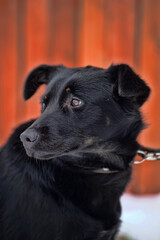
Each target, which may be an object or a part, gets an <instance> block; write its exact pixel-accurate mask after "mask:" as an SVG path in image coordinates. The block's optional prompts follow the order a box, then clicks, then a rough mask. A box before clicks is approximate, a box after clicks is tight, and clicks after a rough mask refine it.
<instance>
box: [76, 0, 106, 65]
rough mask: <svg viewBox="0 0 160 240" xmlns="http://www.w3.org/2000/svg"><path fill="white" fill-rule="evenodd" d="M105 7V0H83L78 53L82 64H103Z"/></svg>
mask: <svg viewBox="0 0 160 240" xmlns="http://www.w3.org/2000/svg"><path fill="white" fill-rule="evenodd" d="M103 9H104V1H103V0H93V1H83V15H82V19H81V21H82V24H81V29H80V34H79V41H78V45H79V47H78V53H77V54H78V58H79V64H80V65H97V66H101V67H102V66H103V56H104V49H103V30H104V29H103V20H104V19H103V17H104V16H103Z"/></svg>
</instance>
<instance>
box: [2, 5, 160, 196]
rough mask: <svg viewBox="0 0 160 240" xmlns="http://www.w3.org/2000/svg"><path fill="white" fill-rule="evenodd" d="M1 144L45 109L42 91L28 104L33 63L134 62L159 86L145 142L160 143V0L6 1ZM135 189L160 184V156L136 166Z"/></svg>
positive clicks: (147, 110)
mask: <svg viewBox="0 0 160 240" xmlns="http://www.w3.org/2000/svg"><path fill="white" fill-rule="evenodd" d="M0 53H1V54H0V73H1V78H0V103H1V104H0V143H1V144H3V143H4V142H5V141H6V139H7V137H8V135H9V134H10V133H11V132H12V130H13V128H14V127H15V126H16V125H17V124H19V123H21V122H22V121H25V120H28V119H30V118H33V117H36V116H38V115H39V99H38V98H39V96H40V94H41V93H42V92H43V89H44V87H42V89H41V90H40V91H39V92H38V93H37V94H36V95H35V96H34V97H33V98H32V99H31V100H29V102H27V103H25V102H24V101H23V99H22V88H23V82H24V79H25V76H26V74H27V72H28V71H29V70H31V69H32V68H33V67H35V66H37V65H38V64H41V63H49V64H57V63H63V64H65V65H67V66H80V65H81V66H83V65H88V64H93V65H97V66H101V67H108V66H109V65H110V64H111V63H112V62H113V63H121V62H125V63H128V64H130V65H131V66H132V67H133V68H134V69H135V70H136V71H137V73H139V74H140V75H141V76H142V78H144V79H145V80H146V81H147V82H148V84H149V85H150V86H151V87H152V95H151V97H150V99H149V101H148V102H147V103H146V104H145V106H144V107H143V108H142V111H143V113H144V119H145V120H146V122H147V123H148V129H147V130H145V131H144V132H143V134H141V136H140V138H139V141H140V142H141V143H142V144H144V145H148V146H150V147H160V128H159V125H160V124H159V123H160V73H159V72H160V0H154V1H153V0H0ZM129 189H130V190H131V191H132V192H134V193H141V194H144V193H156V192H159V191H160V163H159V162H147V163H143V164H141V165H139V166H136V167H134V174H133V180H132V183H131V185H130V188H129Z"/></svg>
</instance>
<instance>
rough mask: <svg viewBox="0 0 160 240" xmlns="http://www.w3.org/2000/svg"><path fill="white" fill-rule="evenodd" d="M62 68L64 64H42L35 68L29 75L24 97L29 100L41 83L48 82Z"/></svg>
mask: <svg viewBox="0 0 160 240" xmlns="http://www.w3.org/2000/svg"><path fill="white" fill-rule="evenodd" d="M62 68H64V66H63V65H56V66H49V65H40V66H38V67H36V68H34V69H33V70H32V71H31V72H30V73H29V75H28V76H27V78H26V81H25V84H24V90H23V97H24V99H25V100H28V99H29V98H30V97H32V95H33V94H34V93H35V92H36V90H37V89H38V87H39V86H40V85H41V84H48V83H49V81H50V79H51V78H52V77H53V76H54V75H55V74H56V73H57V72H58V70H60V69H62Z"/></svg>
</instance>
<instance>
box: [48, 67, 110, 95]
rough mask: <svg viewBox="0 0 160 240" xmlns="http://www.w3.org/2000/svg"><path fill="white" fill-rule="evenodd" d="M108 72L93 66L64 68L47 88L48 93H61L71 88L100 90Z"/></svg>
mask: <svg viewBox="0 0 160 240" xmlns="http://www.w3.org/2000/svg"><path fill="white" fill-rule="evenodd" d="M105 73H106V70H105V69H102V68H96V67H92V66H87V67H81V68H64V69H63V70H61V71H60V72H59V73H58V74H57V75H56V76H54V77H53V78H52V79H51V81H50V82H49V84H48V86H47V90H46V93H48V92H49V91H52V92H55V93H56V92H59V91H63V90H64V89H65V88H67V87H70V86H73V85H74V86H77V87H79V88H83V89H84V88H86V89H92V88H95V87H96V88H97V90H98V88H99V87H100V86H101V84H102V83H103V82H104V81H105V82H107V80H106V74H105Z"/></svg>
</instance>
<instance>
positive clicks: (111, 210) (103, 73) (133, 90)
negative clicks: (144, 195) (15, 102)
mask: <svg viewBox="0 0 160 240" xmlns="http://www.w3.org/2000/svg"><path fill="white" fill-rule="evenodd" d="M43 83H46V84H48V85H47V89H46V93H45V95H44V96H43V98H42V115H41V116H40V117H39V118H38V119H36V120H33V121H31V122H27V123H25V124H23V125H21V126H19V127H18V128H17V129H16V130H15V132H14V133H13V135H12V136H11V137H10V139H9V140H8V142H7V143H6V145H5V146H3V147H2V149H1V153H0V239H1V240H22V239H23V240H51V239H54V240H104V239H105V240H113V239H114V237H115V235H116V233H117V231H118V229H119V224H120V214H121V207H120V202H119V200H120V196H121V195H122V193H123V192H124V190H125V187H126V185H127V183H128V182H129V180H130V175H131V163H132V161H133V158H134V156H135V155H136V151H137V149H138V143H137V141H136V138H137V136H138V134H139V132H140V131H141V130H142V129H143V122H142V118H141V114H140V112H139V107H140V106H141V105H142V104H143V103H144V102H145V101H146V99H147V97H148V95H149V91H150V90H149V87H148V86H147V85H146V84H145V82H144V81H143V80H141V79H140V78H139V76H138V75H136V74H135V73H134V72H133V70H132V69H131V68H130V67H129V66H127V65H116V66H111V67H110V68H108V69H101V68H96V67H92V66H88V67H86V68H66V67H64V66H47V65H43V66H40V67H38V68H36V69H34V70H33V71H32V72H31V73H30V74H29V76H28V77H27V79H26V83H25V87H24V98H25V99H29V98H30V97H31V96H32V95H33V94H34V93H35V91H36V90H37V88H38V87H39V86H40V85H41V84H43ZM73 99H74V100H75V99H76V101H78V104H79V105H78V106H72V101H73ZM76 103H77V102H76ZM20 138H21V141H22V142H21V141H20ZM26 153H27V154H26ZM103 167H105V168H109V169H110V170H116V171H117V172H114V173H113V172H112V173H110V172H108V173H106V174H102V173H96V172H94V170H95V169H99V168H103Z"/></svg>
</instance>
